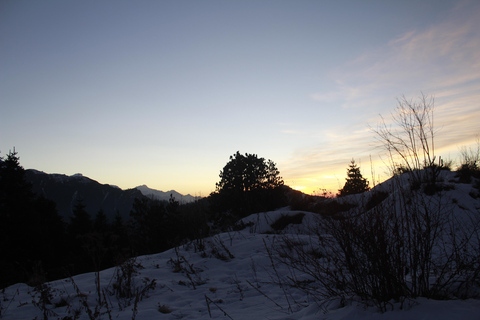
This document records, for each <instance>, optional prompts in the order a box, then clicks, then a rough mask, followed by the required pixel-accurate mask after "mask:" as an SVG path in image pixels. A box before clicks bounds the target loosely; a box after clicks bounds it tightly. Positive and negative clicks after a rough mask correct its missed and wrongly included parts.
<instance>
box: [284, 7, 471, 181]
mask: <svg viewBox="0 0 480 320" xmlns="http://www.w3.org/2000/svg"><path fill="white" fill-rule="evenodd" d="M479 17H480V3H478V2H476V1H466V2H461V3H459V4H458V5H457V7H456V8H455V10H453V11H452V12H451V13H450V15H449V16H448V17H447V19H445V20H444V21H441V22H439V23H438V24H435V25H431V26H429V27H428V28H426V29H424V30H410V31H408V32H406V33H404V34H401V35H399V36H398V37H396V38H394V39H392V40H391V41H389V42H388V43H386V44H385V45H384V46H382V47H379V48H376V49H375V50H372V51H370V52H365V53H363V54H362V55H360V56H358V57H357V58H356V59H354V60H353V61H350V62H348V63H346V64H345V65H343V66H341V67H339V68H337V69H336V70H334V72H333V75H332V76H333V81H335V83H336V86H335V89H334V90H331V91H327V92H317V93H314V94H311V98H312V99H314V100H316V101H319V102H322V103H335V104H337V105H340V106H341V107H342V108H343V109H351V110H352V109H355V110H362V111H363V114H362V117H363V118H361V120H362V121H363V120H365V119H367V120H368V121H373V118H374V116H375V117H377V119H378V120H380V119H379V118H378V114H382V115H384V116H386V117H388V116H389V114H390V113H391V112H392V111H394V107H395V105H396V101H395V98H398V97H400V96H402V95H405V96H407V97H409V98H413V99H414V100H415V99H416V98H417V97H419V96H420V94H421V92H424V93H425V94H426V95H432V96H434V97H435V106H436V111H435V126H436V127H437V128H438V129H440V130H439V132H438V134H437V136H436V138H437V141H436V143H437V146H436V147H437V149H438V150H441V151H445V152H454V151H458V148H459V146H462V145H465V144H467V143H469V142H473V141H474V140H475V137H476V136H477V135H478V134H479V133H480V130H479V129H478V123H480V107H479V103H480V19H479ZM346 112H350V111H346ZM371 124H372V123H371ZM359 125H363V126H364V128H365V127H366V124H365V123H363V124H359ZM373 125H375V123H373ZM326 138H327V140H326V141H327V142H326V143H324V144H323V145H322V146H318V147H317V148H310V149H309V150H298V151H297V152H296V154H295V156H294V157H292V161H291V162H290V163H288V164H286V165H287V166H289V170H292V171H291V172H292V176H296V177H307V176H310V177H317V176H318V177H320V176H321V175H332V174H333V173H336V172H343V171H344V168H345V167H346V165H347V164H348V163H346V161H347V160H349V159H351V158H352V156H355V157H362V159H364V161H368V156H369V154H372V152H374V151H375V149H374V144H375V143H374V141H375V139H374V138H372V133H371V132H368V130H362V129H361V128H360V127H357V128H351V127H349V126H347V125H345V126H344V127H342V128H336V130H334V131H331V132H330V134H327V135H326ZM293 158H294V160H293ZM298 163H302V165H296V164H298ZM319 181H321V179H319Z"/></svg>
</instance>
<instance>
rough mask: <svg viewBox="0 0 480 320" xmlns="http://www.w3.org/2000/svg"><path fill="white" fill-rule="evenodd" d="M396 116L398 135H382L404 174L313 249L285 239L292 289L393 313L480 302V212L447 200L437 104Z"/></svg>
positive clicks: (325, 230)
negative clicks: (415, 306)
mask: <svg viewBox="0 0 480 320" xmlns="http://www.w3.org/2000/svg"><path fill="white" fill-rule="evenodd" d="M397 111H398V114H397V115H396V116H395V117H394V120H395V122H396V124H397V125H398V126H397V129H395V130H394V129H392V128H391V127H390V126H388V125H387V124H386V122H385V121H384V122H383V125H382V126H380V128H379V129H377V130H376V133H377V134H378V136H379V137H380V139H381V140H382V142H383V143H384V146H385V147H386V150H387V151H388V152H389V156H390V163H391V169H392V173H398V170H397V169H398V168H402V172H403V173H402V174H401V175H394V177H392V179H391V180H390V181H389V183H388V185H389V188H385V189H384V190H382V193H380V192H379V193H376V194H373V195H372V196H371V197H370V200H371V201H368V202H367V203H366V204H364V205H361V206H358V207H356V208H350V210H345V211H342V212H337V213H336V214H335V215H327V214H324V215H322V217H323V218H319V221H318V228H317V230H316V237H313V238H311V239H310V241H309V242H300V241H298V239H295V238H293V239H292V237H287V236H285V237H284V240H283V244H282V245H279V246H276V248H275V250H277V253H278V255H277V256H278V259H279V260H280V262H282V263H284V264H286V265H287V266H288V267H289V268H290V270H291V272H292V275H293V276H292V277H290V285H292V286H297V287H299V288H301V289H302V290H304V291H305V292H306V293H308V294H309V295H311V296H313V297H315V299H316V301H318V302H319V303H321V304H324V303H328V302H331V301H333V300H340V302H341V303H345V302H346V301H348V300H358V301H361V302H363V303H366V304H368V305H375V306H377V307H378V308H379V309H380V310H382V311H386V310H387V309H388V307H389V306H390V305H391V302H392V301H399V302H402V305H403V302H404V301H406V300H407V299H414V298H416V297H428V298H436V299H439V298H441V299H447V298H466V297H475V296H476V295H477V294H478V291H475V290H477V289H478V288H479V287H480V252H479V251H478V248H479V246H480V232H479V227H480V214H479V213H480V212H478V210H477V211H475V212H472V211H468V210H465V212H463V213H462V215H459V214H458V211H456V210H454V205H455V204H454V203H453V202H452V200H451V199H449V198H448V197H447V196H446V193H445V192H444V191H445V190H448V189H450V186H448V185H446V184H445V183H443V182H442V181H441V179H439V176H440V171H441V170H442V169H443V167H445V165H444V164H443V162H442V161H441V159H438V160H437V159H436V156H435V152H434V135H435V131H434V128H433V99H427V98H426V97H425V96H422V98H421V100H420V103H413V102H411V101H408V100H407V99H406V98H403V99H402V100H400V101H399V107H398V109H397ZM398 161H400V163H398ZM371 192H377V191H376V190H375V189H374V190H373V191H371ZM372 199H373V200H372Z"/></svg>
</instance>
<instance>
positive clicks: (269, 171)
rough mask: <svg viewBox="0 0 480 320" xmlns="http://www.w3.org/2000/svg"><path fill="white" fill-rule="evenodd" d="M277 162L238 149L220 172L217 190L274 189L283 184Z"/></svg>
mask: <svg viewBox="0 0 480 320" xmlns="http://www.w3.org/2000/svg"><path fill="white" fill-rule="evenodd" d="M279 174H280V171H278V169H277V167H276V165H275V163H274V162H273V161H272V160H268V161H265V159H264V158H258V156H257V155H256V154H248V153H245V155H242V154H240V152H239V151H237V153H236V154H234V155H232V156H230V161H229V162H228V163H227V164H226V165H225V167H223V170H222V171H221V172H220V182H218V183H217V184H216V191H217V192H220V193H221V192H225V191H233V190H235V191H241V192H245V191H252V190H255V189H273V188H276V187H279V186H281V185H283V180H282V177H280V176H279Z"/></svg>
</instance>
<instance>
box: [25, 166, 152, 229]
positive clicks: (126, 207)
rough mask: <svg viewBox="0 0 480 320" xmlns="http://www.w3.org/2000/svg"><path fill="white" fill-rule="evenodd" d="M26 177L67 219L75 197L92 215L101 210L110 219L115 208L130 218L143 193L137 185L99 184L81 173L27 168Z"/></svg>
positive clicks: (115, 212) (123, 215) (39, 193)
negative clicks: (52, 171)
mask: <svg viewBox="0 0 480 320" xmlns="http://www.w3.org/2000/svg"><path fill="white" fill-rule="evenodd" d="M25 178H26V180H27V181H28V182H30V183H31V184H32V189H33V192H34V193H36V194H37V195H42V196H44V197H45V198H47V199H50V200H53V201H55V203H56V204H57V210H58V212H59V214H60V215H61V216H62V217H64V219H65V221H69V220H70V217H71V215H72V213H73V208H74V206H75V204H76V203H77V201H79V200H82V201H83V204H84V205H85V210H86V211H87V212H88V213H89V214H90V216H91V217H92V218H93V217H95V215H96V214H97V212H98V211H100V210H103V212H104V213H105V215H106V216H107V218H108V219H109V220H110V221H113V219H114V217H115V216H116V214H117V212H118V213H119V214H120V216H121V217H122V218H123V219H124V220H128V219H129V218H130V210H131V208H132V205H133V202H134V200H135V198H142V197H144V195H143V194H142V193H141V192H140V191H139V190H137V189H128V190H122V189H120V188H118V187H116V186H112V185H108V184H101V183H99V182H97V181H95V180H92V179H90V178H88V177H84V176H83V175H82V174H79V173H77V174H74V175H71V176H67V175H64V174H48V173H45V172H42V171H38V170H33V169H28V170H26V171H25Z"/></svg>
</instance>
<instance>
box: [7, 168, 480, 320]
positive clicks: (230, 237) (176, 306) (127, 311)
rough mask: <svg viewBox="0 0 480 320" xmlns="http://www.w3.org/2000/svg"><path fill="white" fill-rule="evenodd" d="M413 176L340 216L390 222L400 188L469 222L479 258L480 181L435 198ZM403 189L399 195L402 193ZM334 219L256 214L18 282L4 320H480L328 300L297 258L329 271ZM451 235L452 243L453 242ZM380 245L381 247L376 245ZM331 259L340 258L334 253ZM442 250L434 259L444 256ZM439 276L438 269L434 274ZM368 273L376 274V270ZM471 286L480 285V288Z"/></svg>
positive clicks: (436, 307)
mask: <svg viewBox="0 0 480 320" xmlns="http://www.w3.org/2000/svg"><path fill="white" fill-rule="evenodd" d="M411 178H412V176H409V175H403V176H401V177H396V178H392V179H391V180H389V181H387V182H385V183H384V184H381V185H379V186H377V187H376V188H375V189H374V190H372V191H370V192H368V193H365V194H361V195H354V196H348V197H344V198H341V199H340V201H342V202H350V203H353V202H355V203H356V204H357V207H356V208H351V209H349V210H347V211H342V212H337V213H336V214H337V215H338V214H342V215H345V216H352V217H357V216H358V215H357V213H358V212H359V211H357V209H358V208H360V207H362V206H363V205H364V204H368V203H370V205H368V206H367V207H368V208H369V209H368V210H369V211H372V210H374V209H375V208H382V210H381V211H380V210H378V214H380V215H383V216H384V217H385V218H387V215H388V211H384V210H383V209H385V208H392V206H391V205H395V204H394V202H395V199H396V195H397V192H400V191H399V190H401V189H404V190H405V192H407V193H408V194H409V198H410V199H415V197H417V196H418V197H421V198H422V199H424V200H425V201H424V202H423V203H425V204H426V205H427V206H429V208H437V206H438V204H441V208H447V209H448V210H447V211H441V212H442V213H443V212H444V213H445V218H447V217H455V218H458V219H456V220H455V221H456V222H458V223H460V222H462V224H458V225H457V227H458V228H454V229H449V230H448V232H446V233H445V235H448V234H450V235H452V232H456V235H457V236H458V237H460V236H461V235H464V234H465V230H469V229H472V230H473V232H474V233H473V235H474V236H473V237H471V239H472V241H473V242H472V246H471V247H470V246H468V247H467V246H465V247H464V249H465V250H467V249H471V248H476V249H474V250H471V251H469V252H468V254H469V255H472V256H474V257H476V258H477V259H478V257H479V253H478V252H476V251H478V240H479V239H480V237H479V229H478V228H477V227H478V224H477V223H478V220H479V219H478V218H480V217H479V212H480V197H479V196H478V181H477V180H475V179H473V180H472V182H471V183H460V181H459V180H458V178H456V177H455V173H453V172H442V174H441V177H439V179H440V180H441V181H442V182H441V183H439V185H440V186H442V187H441V189H442V190H441V191H438V192H436V193H435V194H434V195H426V194H425V193H424V192H425V188H423V187H421V188H419V189H413V190H412V189H411V187H409V186H411V184H410V180H411ZM399 184H400V189H398V188H393V186H398V185H399ZM379 190H381V191H382V192H385V193H386V197H384V198H382V200H381V201H376V202H375V205H374V206H372V205H371V202H370V199H372V198H373V195H374V194H375V192H378V191H379ZM328 201H336V200H328ZM380 206H381V207H380ZM442 210H443V209H442ZM364 215H366V214H364ZM325 218H326V217H325V216H323V217H322V216H320V215H319V214H316V213H312V212H307V211H292V210H290V209H289V208H284V209H279V210H276V211H272V212H264V213H259V214H254V215H251V216H248V217H246V218H244V219H242V221H241V222H240V223H239V226H240V225H241V226H243V229H242V230H239V231H231V232H226V233H222V234H218V235H215V236H212V237H209V238H206V239H202V240H194V241H192V242H189V243H186V244H185V245H183V246H180V247H178V248H174V249H171V250H168V251H166V252H163V253H159V254H154V255H148V256H140V257H138V258H136V259H134V260H130V261H127V263H125V264H123V265H122V266H121V267H117V268H111V269H107V270H104V271H102V272H100V273H99V274H98V277H97V274H95V273H88V274H82V275H78V276H74V277H73V278H70V279H64V280H59V281H53V282H51V283H48V284H46V285H45V286H39V287H37V288H36V289H35V288H32V287H29V286H27V285H25V284H16V285H13V286H11V287H9V288H6V290H5V291H4V292H3V293H2V299H1V300H2V302H1V308H2V313H1V314H2V315H3V318H5V319H33V318H35V317H37V318H42V317H45V315H46V317H50V318H52V319H57V318H59V319H67V318H68V319H73V318H75V319H92V318H97V319H154V318H158V319H211V318H214V319H307V320H308V319H326V320H327V319H328V320H340V319H344V320H350V319H352V320H353V319H384V320H397V319H413V320H417V319H418V320H420V319H422V320H428V319H432V320H433V319H440V320H443V319H466V320H470V319H471V320H474V319H475V320H478V319H479V315H480V300H475V299H467V300H461V299H455V298H453V297H451V300H434V299H426V298H415V299H406V300H404V301H403V300H402V301H401V302H395V301H389V302H387V304H386V305H387V306H388V308H387V309H386V312H384V313H381V312H379V311H378V308H377V307H376V306H373V305H370V306H365V305H364V304H363V303H362V301H361V300H360V299H358V297H357V298H355V297H354V296H351V297H349V295H345V296H344V298H348V299H347V300H344V299H341V298H340V297H338V298H334V297H333V298H330V299H326V300H322V299H319V295H320V294H321V292H322V290H323V288H322V286H321V285H322V284H321V283H319V282H318V280H316V279H315V278H314V277H313V278H312V277H311V275H312V274H309V273H308V272H305V271H306V270H304V269H302V268H301V262H302V260H297V261H298V262H300V264H296V265H295V264H291V263H289V262H291V261H293V260H291V259H292V258H294V257H300V254H305V253H307V252H310V251H302V250H297V248H303V247H306V248H309V250H316V251H315V252H316V253H315V257H316V258H315V260H314V261H312V263H313V264H312V265H311V266H316V268H317V271H315V272H318V273H321V272H323V271H322V266H325V265H328V263H330V262H329V260H331V259H330V257H329V256H328V255H327V256H326V255H321V254H319V253H321V252H322V250H324V249H325V248H322V247H321V245H322V244H324V243H325V242H322V241H324V240H325V239H330V238H331V237H332V235H333V234H332V235H328V234H321V233H318V231H319V230H321V229H319V228H318V226H319V225H321V224H322V223H324V221H325ZM337 218H338V216H337ZM473 218H476V220H474V219H473ZM446 220H448V219H446ZM446 220H445V221H446ZM335 221H342V220H335ZM349 221H350V220H349ZM351 221H354V220H351ZM360 231H361V230H360ZM322 239H323V240H322ZM448 239H452V238H448V237H447V238H445V239H444V240H448ZM380 244H381V243H380V242H376V246H379V245H380ZM445 248H446V247H445ZM331 254H332V255H331V257H338V256H336V255H335V254H336V253H335V252H331ZM438 254H440V252H437V253H435V254H434V256H433V257H434V258H436V257H440V255H438ZM315 263H320V264H317V265H315ZM477 263H478V262H477ZM477 268H478V265H477ZM434 274H435V271H433V270H432V277H433V276H434ZM363 276H364V277H369V275H368V274H367V273H365V274H364V275H363ZM409 279H410V278H409ZM477 280H478V278H477ZM432 285H434V282H433V280H432ZM470 285H471V286H473V287H474V288H475V287H476V288H477V289H478V288H479V285H480V284H479V283H470ZM314 290H317V291H314ZM99 293H100V294H99ZM42 297H43V298H42Z"/></svg>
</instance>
